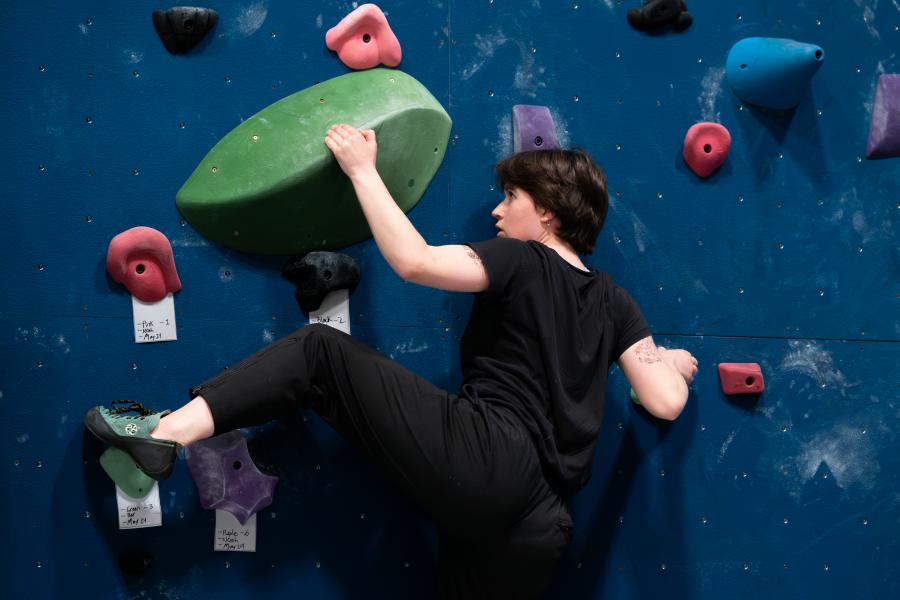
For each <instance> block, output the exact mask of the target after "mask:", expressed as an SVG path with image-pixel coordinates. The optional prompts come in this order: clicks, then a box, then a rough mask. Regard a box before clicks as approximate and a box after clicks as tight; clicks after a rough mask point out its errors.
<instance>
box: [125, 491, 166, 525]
mask: <svg viewBox="0 0 900 600" xmlns="http://www.w3.org/2000/svg"><path fill="white" fill-rule="evenodd" d="M116 504H118V505H119V529H141V528H142V527H162V510H161V509H160V506H159V482H157V481H154V482H153V487H152V488H150V493H149V494H147V495H146V496H144V497H143V498H140V499H138V498H132V497H131V496H129V495H128V494H126V493H125V492H123V491H122V489H121V488H120V487H119V486H116Z"/></svg>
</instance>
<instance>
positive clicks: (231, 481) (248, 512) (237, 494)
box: [185, 430, 278, 525]
mask: <svg viewBox="0 0 900 600" xmlns="http://www.w3.org/2000/svg"><path fill="white" fill-rule="evenodd" d="M185 451H186V455H187V464H188V468H189V469H190V470H191V475H192V476H193V477H194V483H196V484H197V491H198V492H199V494H200V505H201V506H203V508H215V509H218V510H225V511H228V512H230V513H231V514H233V515H234V516H235V518H236V519H237V520H238V521H240V523H241V525H244V524H245V523H246V522H247V519H249V518H250V517H251V516H253V515H254V514H256V513H257V512H258V511H260V510H262V509H264V508H265V507H267V506H269V505H270V504H272V493H273V492H274V491H275V484H276V483H278V478H277V477H274V476H272V475H264V474H263V473H261V472H260V470H259V469H257V468H256V465H255V464H253V460H252V459H251V458H250V452H249V451H248V450H247V439H246V438H245V437H244V434H243V433H241V432H240V431H237V430H235V431H229V432H228V433H224V434H222V435H217V436H216V437H213V438H209V439H207V440H202V441H199V442H194V443H193V444H190V445H189V446H187V447H186V448H185Z"/></svg>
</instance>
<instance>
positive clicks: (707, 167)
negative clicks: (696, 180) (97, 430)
mask: <svg viewBox="0 0 900 600" xmlns="http://www.w3.org/2000/svg"><path fill="white" fill-rule="evenodd" d="M729 148H731V134H729V133H728V130H727V129H725V128H724V127H723V126H721V125H719V124H718V123H696V124H695V125H693V126H691V128H690V129H688V131H687V135H685V136H684V161H685V162H686V163H687V164H688V166H689V167H690V168H691V170H692V171H693V172H694V173H696V174H697V175H699V176H700V177H709V176H710V175H711V174H712V172H713V171H715V170H716V169H718V168H719V167H720V166H721V165H722V163H723V162H725V158H726V157H727V156H728V149H729Z"/></svg>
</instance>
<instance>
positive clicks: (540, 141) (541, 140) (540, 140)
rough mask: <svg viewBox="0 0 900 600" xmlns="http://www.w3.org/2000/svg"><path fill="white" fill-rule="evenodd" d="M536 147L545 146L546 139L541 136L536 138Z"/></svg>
mask: <svg viewBox="0 0 900 600" xmlns="http://www.w3.org/2000/svg"><path fill="white" fill-rule="evenodd" d="M534 145H535V146H543V145H544V138H542V137H541V136H539V135H538V136H535V138H534Z"/></svg>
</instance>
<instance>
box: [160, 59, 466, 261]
mask: <svg viewBox="0 0 900 600" xmlns="http://www.w3.org/2000/svg"><path fill="white" fill-rule="evenodd" d="M336 123H348V124H350V125H352V126H353V127H356V128H358V129H374V130H375V134H376V138H377V141H378V158H377V165H376V166H377V168H378V172H379V173H380V174H381V177H382V179H383V180H384V183H385V185H386V186H387V188H388V190H390V192H391V195H392V196H393V197H394V200H395V201H396V202H397V204H398V205H399V206H400V208H401V209H403V211H404V212H407V211H409V210H410V209H411V208H412V207H413V206H415V204H416V202H418V201H419V198H421V197H422V194H423V193H424V192H425V189H426V188H427V187H428V183H429V182H430V181H431V178H432V177H433V176H434V174H435V172H436V171H437V169H438V167H439V166H440V164H441V161H442V160H443V158H444V152H445V151H446V149H447V140H448V138H449V136H450V125H451V122H450V116H449V115H448V114H447V112H446V111H445V110H444V108H443V107H442V106H441V105H440V103H439V102H438V101H437V100H436V99H435V98H434V96H432V95H431V93H430V92H429V91H428V90H427V89H426V88H425V86H423V85H422V84H421V83H419V82H418V81H416V80H415V79H414V78H412V77H410V76H409V75H407V74H406V73H403V72H402V71H396V70H390V69H370V70H367V71H358V72H353V73H348V74H347V75H342V76H340V77H335V78H334V79H329V80H328V81H324V82H322V83H320V84H317V85H315V86H313V87H310V88H307V89H305V90H302V91H300V92H297V93H296V94H293V95H291V96H288V97H286V98H283V99H281V100H279V101H278V102H276V103H275V104H272V105H271V106H269V107H267V108H265V109H263V110H262V111H260V112H258V113H257V114H255V115H253V116H252V117H250V118H249V119H247V120H246V121H244V122H243V123H241V124H240V125H239V126H238V127H236V128H235V129H234V130H232V131H231V132H230V133H229V134H228V135H226V136H225V137H224V138H222V140H220V141H219V143H218V144H216V145H215V146H214V147H213V149H212V150H210V151H209V154H207V155H206V157H205V158H204V159H203V160H202V161H201V162H200V165H199V166H198V167H197V168H196V169H195V170H194V173H193V174H192V175H191V176H190V178H189V179H188V180H187V181H186V182H185V184H184V185H183V186H182V187H181V189H180V190H179V191H178V194H177V196H176V204H177V206H178V210H180V211H181V214H182V215H184V218H185V219H186V220H187V221H188V222H189V223H190V224H191V225H193V226H194V228H195V229H197V230H198V231H199V232H200V233H202V234H203V235H205V236H206V237H208V238H209V239H210V240H212V241H214V242H216V243H219V244H222V245H223V246H227V247H229V248H234V249H235V250H241V251H244V252H255V253H261V254H292V253H300V252H307V251H310V250H334V249H337V248H341V247H343V246H347V245H349V244H353V243H356V242H359V241H362V240H364V239H366V238H368V237H369V236H371V235H372V234H371V231H370V230H369V226H368V224H367V223H366V220H365V217H364V216H363V213H362V210H361V209H360V207H359V203H358V202H357V200H356V194H355V193H354V191H353V186H352V185H351V184H350V181H349V180H348V179H347V176H346V175H344V173H343V172H342V171H341V168H340V166H339V165H338V164H337V161H336V160H335V159H334V157H333V156H332V154H331V151H330V150H328V148H327V147H326V146H325V144H324V141H323V140H324V139H325V134H326V133H327V132H328V128H329V127H330V126H331V125H334V124H336Z"/></svg>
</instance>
